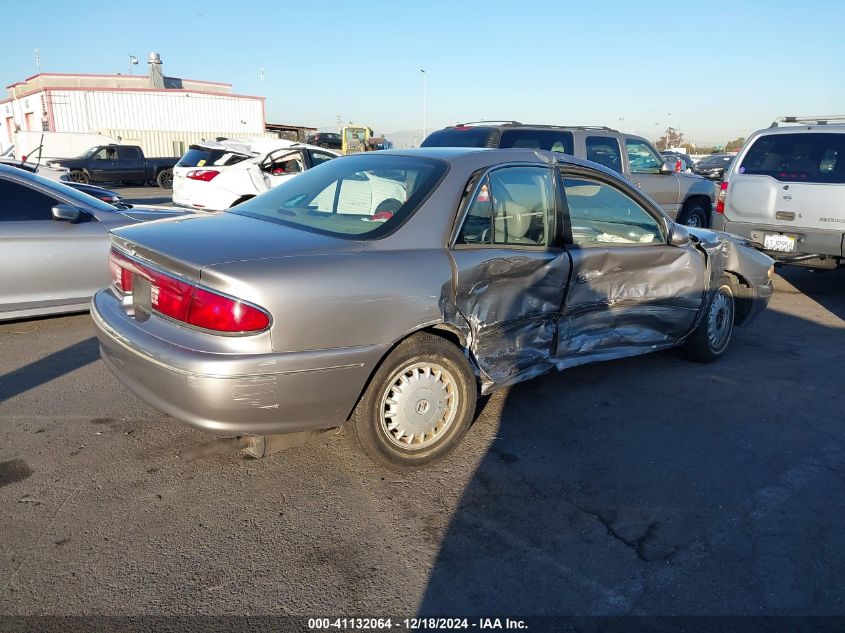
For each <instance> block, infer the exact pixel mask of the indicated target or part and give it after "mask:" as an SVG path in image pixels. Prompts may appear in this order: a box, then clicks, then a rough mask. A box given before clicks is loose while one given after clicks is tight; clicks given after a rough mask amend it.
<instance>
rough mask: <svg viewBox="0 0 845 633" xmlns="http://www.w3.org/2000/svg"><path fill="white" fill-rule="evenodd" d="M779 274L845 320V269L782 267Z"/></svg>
mask: <svg viewBox="0 0 845 633" xmlns="http://www.w3.org/2000/svg"><path fill="white" fill-rule="evenodd" d="M778 274H779V275H780V276H781V277H783V278H784V279H785V280H786V281H788V282H789V283H791V284H792V285H793V286H795V288H797V289H798V290H799V291H801V293H803V294H805V295H807V296H808V297H810V298H811V299H812V300H813V301H815V302H817V303H819V304H821V305H822V306H824V307H825V308H827V309H828V310H830V312H832V313H833V314H835V315H836V316H838V317H839V318H840V319H843V320H845V268H839V269H836V270H822V271H813V270H808V269H806V268H800V267H798V266H781V267H780V268H779V269H778Z"/></svg>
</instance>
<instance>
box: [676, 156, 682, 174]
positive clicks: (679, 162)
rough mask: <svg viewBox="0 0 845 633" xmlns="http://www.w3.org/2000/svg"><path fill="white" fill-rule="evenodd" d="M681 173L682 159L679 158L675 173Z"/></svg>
mask: <svg viewBox="0 0 845 633" xmlns="http://www.w3.org/2000/svg"><path fill="white" fill-rule="evenodd" d="M680 172H681V159H680V158H679V159H678V161H677V162H676V163H675V173H680Z"/></svg>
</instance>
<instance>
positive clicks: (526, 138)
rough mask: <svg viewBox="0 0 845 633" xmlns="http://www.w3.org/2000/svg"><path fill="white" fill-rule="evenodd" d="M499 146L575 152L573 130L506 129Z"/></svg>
mask: <svg viewBox="0 0 845 633" xmlns="http://www.w3.org/2000/svg"><path fill="white" fill-rule="evenodd" d="M499 147H501V148H503V149H504V148H509V147H524V148H527V149H542V150H546V151H549V152H560V153H562V154H573V141H572V132H564V131H561V130H519V129H517V130H504V131H503V132H502V138H501V140H500V141H499Z"/></svg>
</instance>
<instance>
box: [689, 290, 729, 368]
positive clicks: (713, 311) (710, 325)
mask: <svg viewBox="0 0 845 633" xmlns="http://www.w3.org/2000/svg"><path fill="white" fill-rule="evenodd" d="M735 319H736V301H735V299H734V291H733V285H732V283H731V280H730V279H729V278H728V277H722V278H721V279H719V281H718V283H717V284H716V289H715V291H714V292H713V294H712V296H711V297H710V299H709V300H708V302H707V307H706V309H705V311H704V315H703V316H702V317H701V322H700V323H699V324H698V326H697V327H696V328H695V331H694V332H693V333H692V335H691V336H690V337H689V338H688V339H687V340H686V343H684V347H683V351H684V354H685V355H686V357H687V358H689V359H690V360H694V361H697V362H700V363H712V362H713V361H714V360H718V359H719V358H721V357H722V356H723V355H724V353H725V350H727V349H728V345H729V344H730V342H731V336H732V335H733V329H734V321H735Z"/></svg>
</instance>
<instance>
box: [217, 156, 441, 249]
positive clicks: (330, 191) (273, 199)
mask: <svg viewBox="0 0 845 633" xmlns="http://www.w3.org/2000/svg"><path fill="white" fill-rule="evenodd" d="M446 169H447V167H446V163H444V162H442V161H439V160H433V159H429V158H416V157H411V156H397V155H384V154H382V155H376V156H373V155H372V154H360V155H355V156H348V157H344V158H339V159H336V160H332V161H328V162H325V163H323V164H322V165H319V166H317V167H314V168H312V169H309V170H308V171H306V172H304V173H303V174H301V175H299V176H297V177H296V178H292V179H290V180H288V181H287V182H283V183H282V184H281V185H279V186H278V187H276V188H275V189H272V190H271V191H268V192H267V193H265V194H264V195H261V196H258V197H257V198H253V199H252V200H249V201H247V202H244V203H243V204H240V205H238V206H237V207H235V208H233V209H231V210H230V211H228V212H229V213H237V214H238V215H245V216H249V217H253V218H257V219H259V220H268V221H271V222H277V223H279V224H284V225H287V226H293V227H296V228H301V229H304V230H306V231H311V232H314V233H321V234H324V235H332V236H335V237H342V238H348V239H362V238H373V239H374V238H378V237H381V236H383V235H386V234H387V233H389V232H390V231H392V230H393V229H394V228H395V227H397V226H399V225H400V224H402V223H403V222H404V221H405V220H406V219H407V218H409V217H410V216H411V215H412V214H413V213H414V211H416V209H417V207H419V205H420V203H421V202H422V200H423V199H425V197H426V196H427V195H428V194H429V192H431V191H432V189H434V187H435V186H436V184H437V182H438V181H439V180H440V178H441V177H442V176H443V174H444V173H445V172H446Z"/></svg>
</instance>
